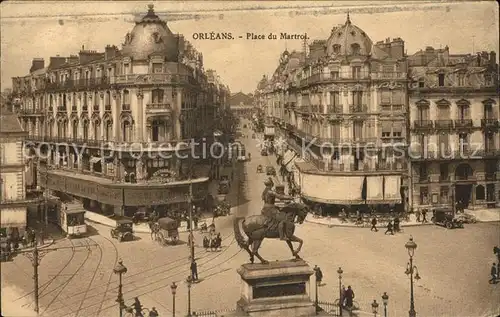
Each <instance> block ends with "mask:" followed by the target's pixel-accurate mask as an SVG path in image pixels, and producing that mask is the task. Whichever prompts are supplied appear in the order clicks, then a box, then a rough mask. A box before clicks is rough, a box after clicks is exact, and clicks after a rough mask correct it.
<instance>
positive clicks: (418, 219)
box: [415, 209, 420, 222]
mask: <svg viewBox="0 0 500 317" xmlns="http://www.w3.org/2000/svg"><path fill="white" fill-rule="evenodd" d="M415 216H416V217H417V222H420V209H417V211H416V212H415Z"/></svg>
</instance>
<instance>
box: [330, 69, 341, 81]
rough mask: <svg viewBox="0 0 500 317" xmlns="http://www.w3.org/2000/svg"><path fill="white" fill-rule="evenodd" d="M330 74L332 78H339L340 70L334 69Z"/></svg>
mask: <svg viewBox="0 0 500 317" xmlns="http://www.w3.org/2000/svg"><path fill="white" fill-rule="evenodd" d="M330 76H331V78H332V79H339V71H338V70H337V71H332V72H330Z"/></svg>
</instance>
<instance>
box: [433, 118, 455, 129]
mask: <svg viewBox="0 0 500 317" xmlns="http://www.w3.org/2000/svg"><path fill="white" fill-rule="evenodd" d="M434 125H435V127H436V129H453V120H450V119H446V120H434Z"/></svg>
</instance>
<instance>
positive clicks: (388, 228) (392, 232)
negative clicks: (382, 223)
mask: <svg viewBox="0 0 500 317" xmlns="http://www.w3.org/2000/svg"><path fill="white" fill-rule="evenodd" d="M393 228H394V227H393V226H392V221H389V223H388V224H387V230H386V231H385V233H384V234H387V232H389V233H390V234H391V235H394V229H393Z"/></svg>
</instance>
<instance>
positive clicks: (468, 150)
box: [409, 47, 500, 208]
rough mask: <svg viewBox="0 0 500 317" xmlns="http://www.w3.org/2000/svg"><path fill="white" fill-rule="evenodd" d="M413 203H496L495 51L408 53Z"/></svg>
mask: <svg viewBox="0 0 500 317" xmlns="http://www.w3.org/2000/svg"><path fill="white" fill-rule="evenodd" d="M409 66H410V74H409V76H410V77H409V78H410V80H411V83H410V85H409V102H410V122H411V143H412V152H411V153H412V155H410V159H411V163H412V168H411V179H412V188H413V197H412V200H413V206H414V207H415V208H428V207H430V206H436V205H438V206H439V205H442V206H450V205H456V203H461V204H462V205H464V206H465V207H471V208H481V207H487V206H490V207H494V206H495V205H496V204H497V203H498V199H499V196H500V195H499V194H500V193H499V190H500V188H499V180H500V178H499V173H498V169H499V158H500V140H499V133H498V132H499V110H498V101H499V100H498V80H497V78H498V65H497V61H496V54H495V53H494V52H491V53H487V52H481V53H478V54H476V55H471V54H450V51H449V48H448V47H445V48H444V49H434V48H432V47H427V48H426V49H425V50H421V51H419V52H417V53H415V54H414V55H412V56H410V57H409Z"/></svg>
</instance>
